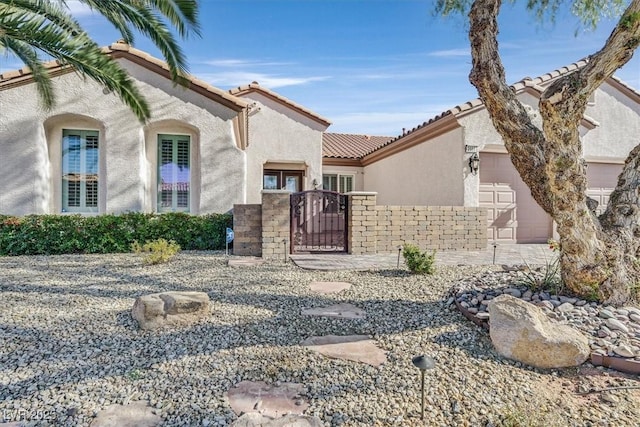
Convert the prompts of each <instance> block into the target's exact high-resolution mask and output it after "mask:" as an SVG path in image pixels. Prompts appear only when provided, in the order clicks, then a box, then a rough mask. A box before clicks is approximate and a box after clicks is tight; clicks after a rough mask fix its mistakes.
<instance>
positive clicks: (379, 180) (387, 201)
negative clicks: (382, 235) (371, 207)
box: [364, 128, 469, 206]
mask: <svg viewBox="0 0 640 427" xmlns="http://www.w3.org/2000/svg"><path fill="white" fill-rule="evenodd" d="M462 141H463V137H462V129H461V128H456V129H454V130H451V131H449V132H447V133H445V134H443V135H440V136H438V137H436V138H434V139H432V140H430V141H427V142H425V143H421V144H418V145H416V146H413V147H411V148H410V149H407V150H404V151H401V152H399V153H397V154H394V155H392V156H389V157H387V158H384V159H382V160H380V161H377V162H375V163H372V164H370V165H367V166H365V167H364V190H365V191H376V192H377V193H378V199H377V202H378V204H380V205H431V206H462V205H463V203H464V193H463V188H464V187H463V182H464V180H465V179H467V176H468V175H469V173H468V171H467V170H466V169H465V166H466V165H465V164H464V161H463V158H464V157H465V156H464V143H463V142H462Z"/></svg>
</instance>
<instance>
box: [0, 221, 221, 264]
mask: <svg viewBox="0 0 640 427" xmlns="http://www.w3.org/2000/svg"><path fill="white" fill-rule="evenodd" d="M232 222H233V221H232V217H231V215H229V214H208V215H199V216H196V215H189V214H186V213H167V214H145V213H139V212H130V213H126V214H122V215H98V216H81V215H27V216H24V217H15V216H7V215H0V255H45V254H49V255H53V254H69V253H85V254H93V253H113V252H129V251H130V248H131V244H132V243H133V242H134V241H138V242H148V241H152V240H156V239H165V240H167V241H169V240H173V241H175V242H176V243H177V244H178V245H179V246H180V247H181V248H182V249H185V250H217V249H218V250H219V249H224V247H225V230H226V227H230V226H231V224H232Z"/></svg>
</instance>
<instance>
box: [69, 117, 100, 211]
mask: <svg viewBox="0 0 640 427" xmlns="http://www.w3.org/2000/svg"><path fill="white" fill-rule="evenodd" d="M98 136H99V135H98V132H97V131H90V130H70V129H64V130H63V131H62V211H63V212H97V211H98V188H99V179H98V169H99V164H100V162H99V160H100V150H99V147H98V141H99V137H98Z"/></svg>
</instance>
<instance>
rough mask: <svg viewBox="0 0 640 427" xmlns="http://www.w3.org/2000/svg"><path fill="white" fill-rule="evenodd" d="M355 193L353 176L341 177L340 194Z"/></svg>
mask: <svg viewBox="0 0 640 427" xmlns="http://www.w3.org/2000/svg"><path fill="white" fill-rule="evenodd" d="M350 191H353V175H340V192H341V193H348V192H350Z"/></svg>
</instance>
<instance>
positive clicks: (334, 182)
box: [322, 174, 354, 193]
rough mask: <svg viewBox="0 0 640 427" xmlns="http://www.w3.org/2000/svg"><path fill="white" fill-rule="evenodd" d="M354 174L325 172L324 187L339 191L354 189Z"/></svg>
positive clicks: (345, 191)
mask: <svg viewBox="0 0 640 427" xmlns="http://www.w3.org/2000/svg"><path fill="white" fill-rule="evenodd" d="M353 181H354V175H343V174H324V175H322V188H323V189H324V190H329V191H337V192H338V193H348V192H350V191H353Z"/></svg>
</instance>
